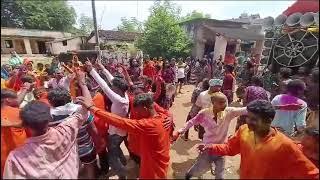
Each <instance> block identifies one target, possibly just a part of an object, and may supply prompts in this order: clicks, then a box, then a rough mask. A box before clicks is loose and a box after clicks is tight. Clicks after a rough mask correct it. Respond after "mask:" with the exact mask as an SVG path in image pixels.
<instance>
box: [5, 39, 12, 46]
mask: <svg viewBox="0 0 320 180" xmlns="http://www.w3.org/2000/svg"><path fill="white" fill-rule="evenodd" d="M4 45H5V47H6V48H13V43H12V40H4Z"/></svg>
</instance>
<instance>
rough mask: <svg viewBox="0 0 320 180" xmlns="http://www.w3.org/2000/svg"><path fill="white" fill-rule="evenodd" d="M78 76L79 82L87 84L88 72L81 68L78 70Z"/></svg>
mask: <svg viewBox="0 0 320 180" xmlns="http://www.w3.org/2000/svg"><path fill="white" fill-rule="evenodd" d="M76 78H77V80H78V83H79V84H86V74H85V72H83V71H81V70H80V69H77V70H76Z"/></svg>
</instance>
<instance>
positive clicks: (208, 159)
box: [186, 151, 225, 179]
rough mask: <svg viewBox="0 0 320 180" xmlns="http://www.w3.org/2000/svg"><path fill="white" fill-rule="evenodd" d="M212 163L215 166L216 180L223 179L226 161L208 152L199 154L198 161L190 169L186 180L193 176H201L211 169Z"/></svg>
mask: <svg viewBox="0 0 320 180" xmlns="http://www.w3.org/2000/svg"><path fill="white" fill-rule="evenodd" d="M212 163H214V164H215V174H216V177H215V178H216V179H223V175H224V164H225V159H224V157H223V156H216V155H210V154H209V153H208V151H205V152H203V153H201V154H199V156H198V158H197V161H196V162H195V163H194V164H193V166H192V167H191V168H190V169H189V171H188V172H187V174H186V178H187V179H189V178H191V177H193V176H200V175H202V174H203V173H205V172H206V171H208V170H209V169H211V166H212Z"/></svg>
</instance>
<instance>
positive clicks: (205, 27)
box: [180, 18, 264, 60]
mask: <svg viewBox="0 0 320 180" xmlns="http://www.w3.org/2000/svg"><path fill="white" fill-rule="evenodd" d="M180 25H181V26H182V27H183V28H184V29H185V31H186V32H187V33H188V34H189V36H190V38H191V39H192V40H193V42H194V47H193V49H192V56H193V57H198V58H202V57H203V56H204V55H208V54H209V53H211V52H212V51H213V59H218V58H219V56H220V55H222V57H223V58H224V56H225V52H226V50H229V51H230V52H232V53H235V52H236V51H237V50H239V46H240V44H241V41H247V42H248V41H253V42H255V45H254V48H252V53H253V54H259V56H261V53H262V48H263V40H264V31H263V29H262V26H261V25H259V24H251V23H249V22H237V21H231V20H215V19H206V18H199V19H193V20H189V21H185V22H182V23H180ZM223 60H224V59H223Z"/></svg>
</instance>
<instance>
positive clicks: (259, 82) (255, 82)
mask: <svg viewBox="0 0 320 180" xmlns="http://www.w3.org/2000/svg"><path fill="white" fill-rule="evenodd" d="M251 81H252V84H253V85H255V86H259V87H263V82H262V77H260V76H253V77H252V79H251Z"/></svg>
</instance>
